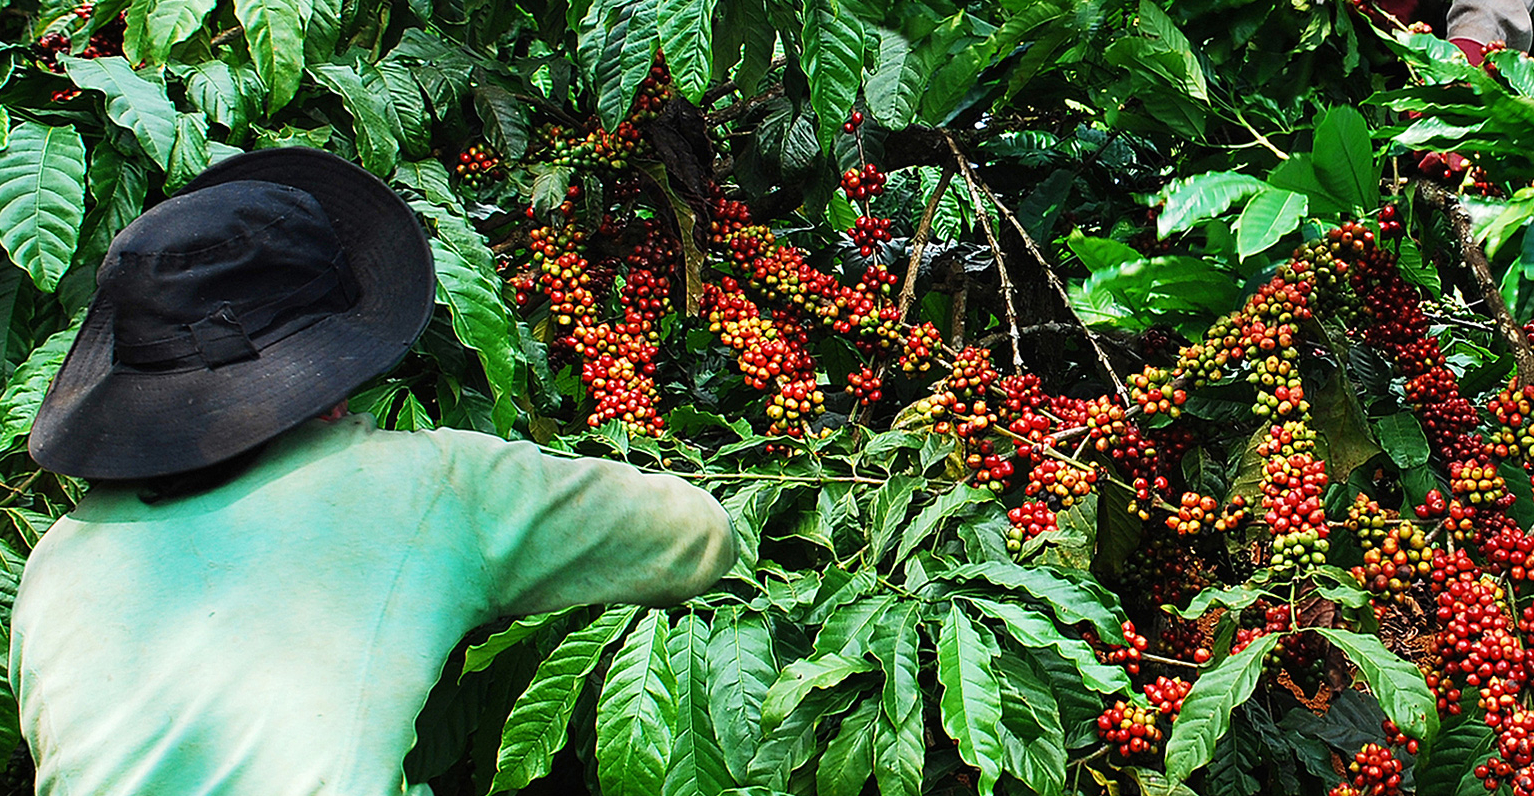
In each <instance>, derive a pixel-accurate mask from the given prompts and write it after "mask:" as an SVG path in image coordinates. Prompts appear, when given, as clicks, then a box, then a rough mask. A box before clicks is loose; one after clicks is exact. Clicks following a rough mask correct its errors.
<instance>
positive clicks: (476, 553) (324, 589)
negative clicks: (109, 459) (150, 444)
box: [12, 415, 734, 796]
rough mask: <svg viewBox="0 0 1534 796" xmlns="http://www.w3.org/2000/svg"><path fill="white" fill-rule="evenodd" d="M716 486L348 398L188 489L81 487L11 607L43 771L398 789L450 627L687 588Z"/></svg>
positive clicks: (87, 785)
mask: <svg viewBox="0 0 1534 796" xmlns="http://www.w3.org/2000/svg"><path fill="white" fill-rule="evenodd" d="M640 495H643V496H645V497H644V498H642V499H640V500H637V501H636V500H632V499H631V498H633V497H637V496H640ZM710 503H711V501H710V500H709V499H708V498H707V496H706V494H704V493H702V492H700V491H698V490H695V489H693V488H692V487H689V486H687V485H685V484H683V483H682V482H681V481H680V480H678V479H674V478H664V477H655V476H644V475H641V474H639V473H637V472H635V471H633V470H632V469H631V468H627V467H625V466H622V465H617V464H614V463H608V462H596V461H589V460H588V461H567V460H560V459H553V458H549V457H545V456H543V455H541V454H540V453H538V451H537V449H536V448H535V447H533V446H532V445H530V444H526V443H523V444H511V443H506V442H503V441H501V440H498V439H494V438H491V437H488V436H485V435H481V434H475V433H472V432H458V431H438V432H429V433H409V434H407V433H399V432H386V431H377V430H375V429H374V428H373V424H372V422H371V419H370V418H368V417H367V416H365V415H363V416H357V415H353V416H348V417H346V418H343V419H342V420H340V421H337V422H335V423H325V422H322V421H313V422H311V423H308V424H305V425H304V426H301V427H299V428H298V429H295V430H294V431H291V432H289V433H288V434H285V435H283V436H282V437H280V438H278V439H277V440H276V441H274V442H273V443H272V444H271V445H270V446H269V447H268V449H267V450H266V451H264V452H263V453H262V455H261V456H260V457H259V459H258V460H257V461H256V462H255V463H254V464H253V465H252V466H251V467H250V469H249V470H248V471H246V472H245V473H243V474H242V475H241V476H239V477H238V478H236V479H235V480H234V481H232V482H231V483H229V484H226V485H225V486H222V487H220V488H217V489H215V490H212V491H210V492H207V493H204V494H200V495H193V496H188V497H184V498H178V499H171V500H168V501H162V502H158V503H155V504H146V503H144V502H143V501H141V500H140V499H139V497H138V496H137V494H136V492H135V490H133V489H131V488H125V487H112V486H106V487H101V488H98V489H93V490H92V491H91V493H90V494H89V495H87V497H86V498H85V500H84V501H82V503H81V504H80V506H79V507H78V509H77V510H76V511H75V512H73V513H72V514H71V515H70V517H68V518H65V519H64V520H61V521H60V522H59V523H58V525H56V526H55V527H54V528H53V529H52V530H50V531H49V532H48V534H47V535H46V536H45V537H44V539H43V541H42V543H41V544H40V545H39V546H38V548H37V550H36V552H35V553H34V557H33V559H32V560H31V562H30V563H29V564H28V568H27V571H26V579H27V581H28V582H24V585H23V589H22V598H21V599H20V600H19V601H18V603H17V605H16V609H15V639H14V642H13V646H12V666H13V669H12V671H13V673H14V674H13V677H14V678H15V683H16V687H17V692H18V696H19V698H20V699H21V703H22V706H23V716H22V721H23V725H24V727H25V728H26V734H27V736H28V737H42V738H49V739H53V740H55V741H58V743H56V744H55V746H54V748H44V749H39V750H37V752H38V753H39V754H38V757H39V769H38V789H39V792H40V793H157V794H213V793H228V794H257V793H263V794H273V795H274V796H276V795H280V794H321V793H323V794H330V793H334V794H384V793H399V792H401V791H402V790H403V785H404V781H403V773H402V770H401V767H400V765H401V762H402V761H403V759H404V755H405V752H407V751H408V750H409V748H410V746H411V745H412V744H413V743H414V740H415V739H414V735H413V731H412V727H413V719H414V717H415V715H416V713H417V712H418V711H419V710H420V707H421V704H422V702H423V701H424V699H425V697H426V693H427V691H428V690H429V689H430V687H431V685H432V684H433V683H434V682H435V681H436V679H437V676H438V674H439V672H440V667H441V665H442V660H443V659H444V658H445V657H446V655H447V653H448V652H449V650H451V649H452V647H453V646H454V645H455V644H456V643H457V642H458V641H459V639H461V638H462V637H463V636H464V634H465V633H466V632H468V631H469V630H470V629H472V628H473V627H475V626H477V625H479V624H481V623H483V622H485V621H488V620H490V619H492V618H494V617H497V616H503V615H508V614H520V613H529V612H537V611H543V610H550V609H554V608H558V607H563V606H565V605H572V604H582V603H588V602H602V601H607V600H623V601H630V602H634V601H637V602H666V601H669V600H672V599H675V597H676V596H677V595H686V594H691V593H695V592H697V591H701V590H702V589H704V588H706V587H707V586H708V585H709V584H710V583H712V582H713V580H715V579H717V578H718V577H719V575H720V574H722V570H723V568H725V567H727V566H728V565H729V563H730V562H731V561H732V560H733V557H734V555H733V554H734V551H733V543H731V542H730V541H729V537H728V536H721V535H720V533H719V529H720V528H721V527H727V520H726V519H725V517H724V515H723V512H722V511H721V510H719V509H718V507H717V504H714V505H712V506H710V505H709V504H710ZM721 542H723V544H721ZM33 580H39V581H42V582H45V583H46V584H47V586H46V588H43V589H35V588H32V583H31V582H30V581H33Z"/></svg>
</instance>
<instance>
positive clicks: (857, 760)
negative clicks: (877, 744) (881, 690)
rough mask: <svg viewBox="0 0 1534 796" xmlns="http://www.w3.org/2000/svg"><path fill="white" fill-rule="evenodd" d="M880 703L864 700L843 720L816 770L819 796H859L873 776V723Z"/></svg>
mask: <svg viewBox="0 0 1534 796" xmlns="http://www.w3.org/2000/svg"><path fill="white" fill-rule="evenodd" d="M878 717H879V700H877V699H865V700H863V701H862V702H860V703H858V706H857V708H855V709H854V710H853V711H852V712H851V713H849V714H847V716H846V717H845V718H843V719H842V726H841V729H840V730H838V731H837V733H836V737H834V738H832V739H831V740H830V742H829V743H827V744H826V751H825V754H823V755H821V757H820V765H818V766H817V767H816V768H815V786H816V790H815V792H816V793H817V794H819V796H858V794H860V793H862V792H863V785H864V784H865V783H867V782H868V778H869V776H871V775H872V774H873V767H874V747H873V743H874V723H875V721H876V720H877V719H878Z"/></svg>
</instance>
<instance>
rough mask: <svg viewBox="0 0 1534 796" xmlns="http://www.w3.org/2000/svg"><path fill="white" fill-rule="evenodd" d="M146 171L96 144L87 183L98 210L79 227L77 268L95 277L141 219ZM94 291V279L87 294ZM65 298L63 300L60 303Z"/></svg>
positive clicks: (80, 303) (78, 304)
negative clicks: (115, 242)
mask: <svg viewBox="0 0 1534 796" xmlns="http://www.w3.org/2000/svg"><path fill="white" fill-rule="evenodd" d="M146 170H147V169H146V167H145V166H144V164H143V162H142V161H140V160H138V159H129V158H127V157H124V156H123V154H122V153H121V152H119V151H118V150H117V149H116V148H115V147H113V146H112V145H111V144H107V143H101V144H97V145H96V148H95V149H93V150H91V163H90V172H89V175H88V180H89V183H90V193H91V199H92V201H93V202H94V203H95V206H94V207H92V208H91V211H90V212H89V213H86V214H85V221H84V222H82V223H81V224H80V243H79V245H78V246H77V247H75V253H74V267H75V268H82V267H83V268H85V269H88V270H89V271H90V273H91V274H92V275H93V276H94V273H95V270H96V267H97V266H98V265H99V264H100V263H101V259H102V257H104V256H105V255H106V252H107V247H108V246H109V245H110V244H111V242H112V238H113V237H114V236H115V235H116V234H117V233H118V231H119V230H121V229H122V228H123V227H126V226H128V224H129V222H131V221H133V219H135V218H137V217H138V215H139V212H140V211H142V210H143V208H144V197H145V196H146V195H147V194H148V191H149V180H148V175H147V174H146ZM66 284H67V282H66ZM95 287H96V281H95V279H94V278H91V279H90V280H89V287H88V289H87V290H88V291H94V290H95ZM62 292H63V291H61V293H62ZM65 298H66V297H64V296H62V295H61V296H60V300H61V301H64V300H65ZM88 300H89V295H88V293H87V295H85V296H84V299H83V300H78V301H75V302H74V303H73V304H70V303H69V302H67V301H66V302H65V303H66V306H70V307H71V311H73V310H74V309H78V308H79V307H84V306H85V303H86V301H88Z"/></svg>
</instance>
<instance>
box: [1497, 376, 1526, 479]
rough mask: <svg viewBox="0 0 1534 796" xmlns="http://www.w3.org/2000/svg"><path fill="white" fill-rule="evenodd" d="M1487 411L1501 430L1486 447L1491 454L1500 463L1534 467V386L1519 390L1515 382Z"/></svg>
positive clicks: (1499, 395) (1498, 396) (1500, 394)
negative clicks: (1510, 462)
mask: <svg viewBox="0 0 1534 796" xmlns="http://www.w3.org/2000/svg"><path fill="white" fill-rule="evenodd" d="M1486 408H1487V409H1489V410H1491V413H1492V415H1493V416H1494V417H1496V418H1497V423H1498V424H1499V426H1500V428H1498V429H1497V431H1496V433H1495V434H1493V435H1492V437H1491V440H1490V441H1489V442H1488V443H1487V447H1488V452H1489V453H1491V454H1492V455H1494V456H1496V457H1497V458H1499V459H1507V458H1513V459H1517V460H1518V461H1519V462H1521V463H1523V464H1525V465H1529V464H1534V384H1531V385H1528V386H1525V387H1521V388H1520V387H1519V386H1518V385H1517V383H1516V382H1514V383H1513V384H1511V385H1509V386H1508V387H1507V388H1506V389H1504V390H1503V391H1502V392H1501V393H1498V395H1497V397H1495V398H1493V399H1491V401H1489V402H1488V403H1487V404H1486Z"/></svg>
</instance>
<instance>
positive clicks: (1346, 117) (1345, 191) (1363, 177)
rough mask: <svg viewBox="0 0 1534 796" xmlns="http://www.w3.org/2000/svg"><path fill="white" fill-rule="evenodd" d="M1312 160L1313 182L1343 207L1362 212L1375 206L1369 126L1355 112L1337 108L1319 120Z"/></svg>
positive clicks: (1377, 182)
mask: <svg viewBox="0 0 1534 796" xmlns="http://www.w3.org/2000/svg"><path fill="white" fill-rule="evenodd" d="M1313 157H1314V158H1315V169H1316V178H1317V179H1318V180H1320V181H1321V185H1323V186H1325V188H1326V190H1327V191H1328V192H1330V193H1331V194H1332V195H1334V196H1336V197H1337V198H1339V199H1341V200H1342V201H1343V203H1344V204H1346V205H1349V206H1351V207H1352V208H1355V209H1358V210H1365V211H1367V210H1369V209H1372V208H1374V207H1375V206H1376V205H1378V204H1379V196H1380V189H1379V185H1380V172H1379V169H1378V168H1377V167H1376V166H1375V163H1374V149H1373V147H1372V146H1370V141H1369V125H1368V123H1367V122H1365V121H1364V115H1363V114H1362V113H1359V112H1358V109H1357V108H1354V107H1352V106H1350V105H1339V106H1337V107H1335V108H1332V109H1331V110H1329V111H1327V112H1326V115H1325V116H1323V117H1321V121H1320V122H1318V123H1317V124H1316V139H1315V149H1314V154H1313Z"/></svg>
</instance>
